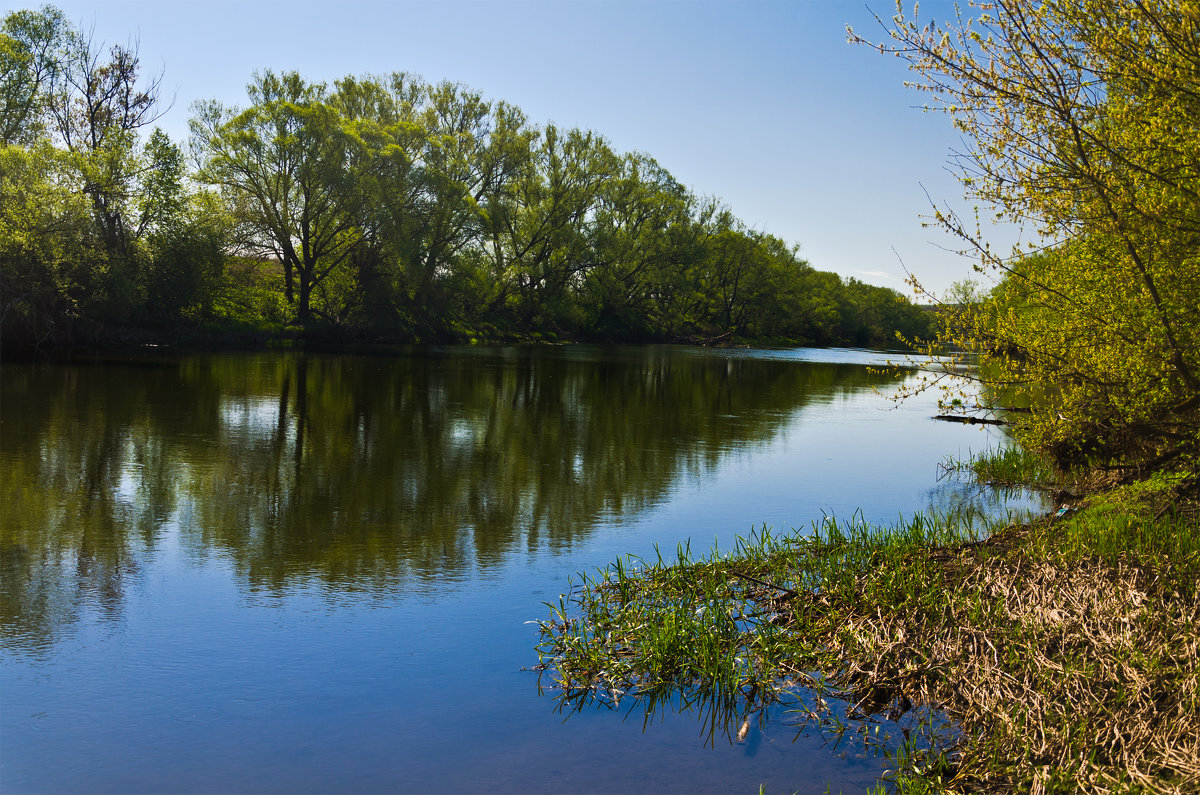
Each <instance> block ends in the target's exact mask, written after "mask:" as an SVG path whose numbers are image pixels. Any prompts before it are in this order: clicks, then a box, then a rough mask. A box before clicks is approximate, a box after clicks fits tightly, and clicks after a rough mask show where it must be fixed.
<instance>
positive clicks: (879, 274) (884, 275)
mask: <svg viewBox="0 0 1200 795" xmlns="http://www.w3.org/2000/svg"><path fill="white" fill-rule="evenodd" d="M855 273H861V274H862V275H863V276H873V277H875V278H876V279H890V278H892V274H890V273H888V272H887V271H855Z"/></svg>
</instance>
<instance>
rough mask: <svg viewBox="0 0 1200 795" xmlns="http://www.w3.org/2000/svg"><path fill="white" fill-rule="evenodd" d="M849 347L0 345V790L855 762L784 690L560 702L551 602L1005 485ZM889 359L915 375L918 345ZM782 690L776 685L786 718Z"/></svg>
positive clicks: (783, 771) (734, 788) (453, 778)
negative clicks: (757, 719)
mask: <svg viewBox="0 0 1200 795" xmlns="http://www.w3.org/2000/svg"><path fill="white" fill-rule="evenodd" d="M880 362H881V356H880V355H878V354H870V353H866V352H861V351H814V350H795V351H732V352H730V351H705V350H695V349H687V348H676V347H639V348H582V347H580V348H565V349H522V348H464V349H440V350H431V351H423V352H417V353H412V354H410V355H401V356H394V357H350V356H315V355H308V356H304V355H300V354H295V353H278V354H255V355H213V356H193V357H187V358H183V359H168V358H159V359H150V358H148V359H139V360H136V361H129V362H124V363H113V362H109V363H106V364H103V365H95V364H91V365H56V366H26V365H5V366H4V367H3V368H2V369H0V472H2V473H3V482H2V503H0V576H2V581H0V586H2V587H0V791H3V792H5V793H24V792H166V791H169V792H288V793H292V792H481V791H489V792H747V793H750V792H756V791H758V787H759V785H760V784H765V785H766V787H767V790H768V791H770V792H780V791H787V792H793V791H798V792H805V793H807V792H823V791H825V788H826V786H827V785H831V789H832V791H834V792H837V791H838V790H845V791H847V792H855V791H861V790H862V789H863V788H864V787H866V786H867V785H869V784H871V783H873V782H874V781H875V779H876V776H877V775H878V771H879V769H880V765H881V764H882V763H881V762H880V761H879V760H874V759H868V758H860V757H859V756H856V755H855V754H853V753H851V754H849V755H848V756H840V755H839V754H837V753H835V752H832V751H830V749H828V748H825V747H823V746H822V740H821V738H820V737H814V736H804V737H800V738H798V739H797V738H795V732H794V731H793V730H792V729H789V728H788V727H787V726H786V725H785V721H784V720H782V719H780V720H776V721H774V722H772V723H770V724H769V725H767V726H766V727H765V728H763V729H762V730H757V729H756V730H754V731H752V732H751V734H750V736H749V737H748V738H747V739H746V741H745V742H742V743H730V742H729V741H728V740H726V739H724V738H722V737H717V738H716V739H715V741H714V742H712V743H709V742H708V738H707V737H706V734H705V729H704V726H703V724H702V722H701V720H700V719H699V718H698V717H697V716H695V715H689V714H667V715H658V716H656V717H655V719H654V720H653V721H651V722H650V723H649V725H648V726H646V727H645V729H644V728H643V719H642V718H643V716H642V715H639V714H632V715H628V716H626V715H625V714H622V713H619V712H611V711H604V710H599V709H597V710H595V711H585V712H583V713H580V714H577V715H574V716H572V717H571V718H569V719H567V720H564V716H563V715H562V714H558V713H556V712H555V710H554V706H555V702H554V700H553V695H552V694H546V695H540V696H539V694H538V688H537V676H536V674H533V673H530V672H528V671H523V670H522V668H524V667H529V666H533V665H535V664H536V663H537V662H538V660H537V654H536V652H535V649H534V647H535V645H536V643H537V640H538V632H537V627H536V625H534V624H531V623H527V622H530V621H532V620H536V619H540V618H544V617H546V615H547V614H548V611H547V610H546V608H545V607H544V606H543V605H542V602H543V601H555V600H557V598H558V595H559V593H560V592H563V591H565V590H566V589H567V587H568V580H569V578H570V576H571V575H572V574H573V573H574V572H576V571H578V570H581V569H593V568H595V567H599V566H603V565H605V564H607V563H608V562H610V561H611V560H612V559H613V558H615V557H616V556H618V555H621V554H624V553H636V554H641V555H646V554H651V553H652V551H653V549H654V547H655V545H660V546H662V547H663V548H664V549H666V550H674V548H675V546H676V544H678V543H680V542H682V541H687V540H689V539H690V540H691V542H692V545H693V549H703V548H707V547H708V546H710V545H711V544H712V543H713V541H714V539H719V540H720V542H721V544H722V545H723V546H727V545H729V543H730V541H731V540H732V539H733V538H734V537H735V535H738V534H747V533H748V532H749V531H751V529H752V528H754V527H756V526H761V525H762V524H764V523H765V524H768V525H772V526H774V527H776V528H790V527H800V528H807V527H808V525H809V523H810V522H811V521H812V520H814V519H819V518H820V517H821V515H822V514H823V513H831V514H837V515H841V516H848V515H849V514H850V513H851V512H853V511H855V510H861V511H862V513H863V514H864V515H865V517H866V518H867V519H869V520H876V521H884V522H889V521H892V520H894V519H896V517H897V516H898V515H899V514H901V513H911V512H913V511H916V510H920V509H924V508H929V507H948V506H951V505H954V504H957V503H959V502H963V501H970V500H977V501H978V500H982V501H983V502H985V503H988V504H990V505H991V506H992V507H993V508H995V507H998V506H999V505H1000V503H999V498H998V497H997V496H996V495H991V494H980V493H979V490H978V489H977V488H973V487H970V486H966V485H963V484H958V483H939V482H937V475H938V471H937V464H938V463H939V462H940V461H942V460H943V459H944V458H945V457H946V456H947V455H958V456H965V455H968V454H969V453H970V452H972V451H981V450H984V449H988V448H994V447H996V446H997V445H1000V444H1003V443H1004V441H1003V439H1002V438H1001V437H1000V436H998V435H996V434H995V433H994V432H992V431H988V430H984V429H980V428H977V427H970V426H964V425H954V424H949V423H939V422H934V421H932V420H930V419H929V417H930V416H931V415H932V414H934V413H936V412H935V410H934V405H933V399H934V398H933V397H932V396H929V397H921V398H918V399H915V400H912V401H910V402H907V403H905V404H902V405H901V406H900V407H899V408H894V407H893V406H892V404H891V403H890V402H889V401H888V400H887V399H886V398H885V397H883V396H881V395H880V394H878V393H877V391H876V390H882V392H883V393H885V394H886V393H890V391H891V390H892V389H893V388H894V385H895V384H896V383H897V381H896V379H894V378H893V377H891V376H889V375H885V374H880V373H878V372H875V371H873V370H872V369H870V368H869V367H868V365H869V364H879V363H880ZM908 377H910V378H911V377H912V376H908ZM780 717H781V718H782V717H783V716H780Z"/></svg>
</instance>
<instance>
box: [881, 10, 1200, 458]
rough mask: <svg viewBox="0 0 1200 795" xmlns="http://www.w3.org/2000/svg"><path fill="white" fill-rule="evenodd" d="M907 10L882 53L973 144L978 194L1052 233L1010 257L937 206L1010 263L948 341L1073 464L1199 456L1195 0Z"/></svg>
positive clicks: (986, 263)
mask: <svg viewBox="0 0 1200 795" xmlns="http://www.w3.org/2000/svg"><path fill="white" fill-rule="evenodd" d="M914 13H915V12H914ZM894 23H895V24H894V26H893V29H892V37H893V40H894V42H895V45H894V47H890V48H889V47H881V48H880V49H890V51H892V52H895V53H896V54H897V55H900V56H901V57H903V58H905V59H907V60H908V61H909V62H910V64H911V65H912V67H913V69H914V70H915V71H916V72H918V73H919V75H920V76H921V80H920V81H919V83H918V87H919V88H921V89H922V90H925V91H927V92H929V93H930V94H931V95H932V97H933V98H934V100H935V102H936V103H937V104H938V106H939V107H940V108H941V109H943V110H945V111H947V112H948V113H949V114H950V115H951V117H952V118H953V120H954V122H955V124H956V125H957V126H958V127H959V129H960V130H962V131H963V132H964V133H965V134H966V136H967V137H968V138H969V139H970V140H972V141H973V142H974V146H973V147H972V148H971V149H970V151H968V152H966V153H964V154H963V155H962V156H961V158H960V160H959V163H958V165H959V166H960V173H961V176H962V181H963V184H964V186H966V188H967V190H968V195H969V196H970V197H972V198H974V199H976V200H979V201H981V202H984V203H987V204H989V205H992V206H993V207H995V208H996V210H997V212H998V215H999V216H1000V217H1001V218H1004V219H1007V220H1010V221H1015V222H1019V223H1022V224H1024V225H1026V227H1027V228H1029V229H1031V230H1032V231H1034V232H1036V235H1037V236H1040V238H1041V239H1042V240H1043V241H1044V242H1045V244H1046V245H1045V246H1044V247H1043V248H1042V250H1040V251H1038V252H1034V253H1031V252H1029V251H1014V252H1013V255H1012V256H1011V257H1003V256H1000V255H998V254H996V253H995V252H993V251H992V250H991V249H990V248H989V247H988V246H987V245H986V243H985V242H984V241H982V240H979V239H978V236H977V234H976V233H975V232H973V231H971V228H969V227H968V225H967V224H966V223H964V222H963V221H962V220H961V219H960V218H959V217H958V216H956V215H955V214H953V213H950V212H945V211H939V212H938V216H937V217H938V220H939V221H940V222H941V223H942V224H943V225H944V226H945V227H946V228H947V229H948V230H950V231H951V232H952V233H954V234H955V235H957V236H959V237H960V238H961V239H962V240H964V241H965V242H966V244H967V245H968V247H969V248H970V250H972V251H973V252H975V253H976V254H977V255H978V257H979V265H978V268H979V269H980V270H993V271H995V272H996V273H997V275H998V276H999V279H998V281H999V284H998V285H997V286H996V288H995V289H994V290H993V291H992V293H991V295H990V296H989V297H988V298H987V299H986V300H984V301H982V302H969V303H966V305H960V306H958V307H956V308H955V311H953V312H949V313H947V315H946V318H947V322H946V323H945V325H944V329H943V335H942V337H943V340H944V341H945V342H947V343H949V344H952V345H954V346H959V347H964V348H967V349H970V350H973V351H977V352H979V353H980V354H982V355H983V357H984V361H983V372H984V374H985V381H987V382H988V383H990V384H991V385H993V386H995V387H998V388H1001V389H1003V390H1005V391H1006V392H1008V393H1010V394H1014V395H1016V398H1015V399H1016V400H1018V401H1021V402H1022V403H1028V404H1029V405H1030V406H1032V408H1033V412H1032V413H1031V414H1030V415H1029V416H1028V418H1026V419H1025V420H1024V421H1022V422H1021V424H1020V428H1019V432H1020V433H1021V435H1022V438H1023V439H1024V440H1026V441H1027V442H1028V443H1030V444H1031V445H1033V446H1036V447H1038V448H1040V449H1043V450H1045V451H1047V452H1049V453H1050V454H1052V455H1053V456H1054V457H1055V458H1056V459H1057V461H1058V462H1059V463H1060V464H1062V465H1067V464H1074V463H1082V462H1088V461H1090V462H1093V463H1099V464H1103V465H1115V466H1119V467H1129V468H1132V467H1134V466H1140V467H1149V468H1154V467H1158V466H1171V467H1176V468H1180V469H1188V468H1189V467H1191V466H1193V465H1194V463H1195V461H1196V460H1197V458H1198V457H1200V256H1198V255H1197V251H1198V250H1200V249H1198V248H1197V240H1198V239H1200V170H1198V169H1197V168H1196V163H1197V162H1198V157H1200V88H1198V87H1200V80H1198V78H1197V73H1196V64H1197V63H1198V62H1200V9H1198V8H1197V6H1196V4H1195V3H1190V2H1183V0H1172V1H1171V2H1163V3H1153V4H1147V3H1133V4H1130V3H1122V2H1114V1H1113V0H1090V1H1089V2H1083V3H1080V2H1066V1H1065V0H1055V1H1053V2H1033V1H1032V0H1017V1H1016V2H1006V3H1000V4H995V5H992V4H986V6H984V5H981V7H980V9H979V10H978V12H977V13H975V14H974V15H973V18H972V17H964V16H959V17H957V18H956V19H954V20H952V21H951V22H950V23H949V24H934V23H930V24H929V25H927V26H925V27H921V26H919V25H918V23H917V22H916V20H915V17H914V18H913V19H909V18H906V17H905V16H904V14H903V13H902V12H900V13H898V14H897V16H896V18H895V20H894ZM953 301H954V302H955V303H959V304H963V303H964V302H960V301H957V299H953Z"/></svg>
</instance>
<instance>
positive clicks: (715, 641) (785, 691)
mask: <svg viewBox="0 0 1200 795" xmlns="http://www.w3.org/2000/svg"><path fill="white" fill-rule="evenodd" d="M1178 485H1179V480H1178V479H1171V478H1166V477H1163V476H1158V477H1156V478H1152V479H1150V480H1147V481H1142V482H1138V483H1133V484H1128V485H1125V486H1121V487H1117V488H1109V489H1106V490H1102V491H1096V492H1093V493H1092V494H1091V495H1090V496H1089V497H1088V498H1087V499H1086V500H1079V499H1076V500H1075V501H1073V502H1072V503H1070V505H1069V507H1067V506H1066V505H1065V504H1064V507H1065V508H1066V510H1059V511H1056V512H1055V513H1053V514H1051V515H1050V516H1049V517H1046V518H1044V519H1041V520H1038V521H1035V522H1032V523H1028V524H1021V525H1009V526H987V525H985V524H980V523H979V522H977V521H976V520H975V519H973V518H972V517H970V516H967V515H961V514H959V515H948V516H935V517H930V516H916V517H914V518H912V519H911V520H909V521H907V522H905V523H904V524H902V525H900V526H896V527H888V528H885V527H875V526H870V525H867V524H865V523H862V522H851V523H849V524H846V523H841V522H838V521H836V520H832V519H829V520H826V521H825V522H824V523H822V524H821V525H820V526H818V527H815V528H814V530H815V532H813V533H812V534H810V535H804V536H797V535H787V536H784V535H772V534H770V533H766V532H764V533H761V534H758V535H756V536H754V537H752V538H750V539H747V540H745V541H743V542H741V543H739V544H738V546H737V548H736V549H735V550H733V551H732V552H731V553H729V554H722V553H720V552H718V551H716V550H714V551H713V553H711V554H709V555H707V556H702V557H699V558H695V557H693V556H692V555H691V554H690V553H689V552H688V551H687V550H686V549H681V550H680V551H679V552H678V553H677V555H676V557H675V559H674V560H669V561H666V560H662V559H659V560H656V561H638V560H623V561H618V562H616V563H614V564H613V565H612V566H611V567H610V568H609V569H607V570H606V571H602V572H600V573H598V574H597V575H596V576H595V577H585V578H584V579H583V580H582V581H581V582H579V583H578V585H577V587H576V588H575V589H574V590H573V591H572V593H571V594H569V595H568V596H565V597H563V598H562V600H561V601H560V603H559V604H558V605H556V606H554V608H553V610H552V614H551V616H550V618H549V619H547V620H546V621H544V622H543V623H542V641H543V642H542V646H541V647H540V653H541V655H542V661H543V664H544V665H545V666H546V670H547V672H548V673H547V675H549V676H552V677H553V678H554V679H555V680H556V684H557V685H558V686H560V687H561V688H562V690H561V695H560V697H561V699H562V700H563V704H564V706H581V705H582V704H584V703H588V702H590V701H594V700H600V701H607V702H609V703H620V702H622V701H625V702H626V704H628V703H631V702H629V701H628V699H639V700H642V701H644V702H645V703H646V704H647V705H648V706H650V707H652V706H653V705H654V704H655V703H657V701H659V700H660V699H662V698H664V697H666V696H667V695H668V694H669V693H682V697H683V698H685V699H690V700H691V701H692V702H693V703H701V702H702V703H704V704H705V706H706V709H708V710H709V711H710V714H711V720H712V724H713V726H714V727H719V729H720V730H721V731H723V732H724V733H726V734H727V735H729V736H730V738H731V739H737V738H738V737H739V736H741V735H744V733H745V731H746V727H747V726H748V725H749V724H750V723H751V722H753V721H754V720H757V719H760V718H761V717H762V716H764V715H765V708H766V707H768V706H771V705H772V704H775V703H777V702H779V701H781V700H784V701H787V702H792V703H791V714H793V715H795V716H798V717H799V720H798V722H799V723H800V724H801V726H800V728H808V729H815V730H820V731H823V732H828V733H831V734H834V735H837V736H838V738H844V737H857V738H859V739H860V740H861V741H862V742H863V743H864V744H865V745H867V746H868V747H871V748H874V749H875V750H877V751H879V752H881V753H884V754H887V755H889V756H890V757H891V762H892V765H891V767H892V768H893V770H892V772H891V773H890V779H891V781H892V782H893V783H895V784H896V785H898V788H899V790H900V791H903V792H924V791H939V792H941V791H959V792H980V791H995V792H1007V791H1014V790H1016V791H1026V790H1028V791H1033V792H1039V791H1048V792H1049V791H1072V792H1073V791H1094V792H1099V791H1111V790H1113V789H1117V790H1129V789H1133V790H1139V791H1155V792H1176V791H1178V792H1182V791H1194V790H1195V789H1196V788H1197V787H1200V730H1198V729H1200V726H1198V719H1200V662H1198V660H1200V657H1198V649H1197V644H1198V639H1200V592H1198V587H1197V582H1198V579H1200V533H1198V532H1197V528H1198V526H1200V508H1198V507H1197V505H1196V504H1195V502H1194V501H1184V500H1181V499H1180V498H1179V495H1178V493H1177V487H1178Z"/></svg>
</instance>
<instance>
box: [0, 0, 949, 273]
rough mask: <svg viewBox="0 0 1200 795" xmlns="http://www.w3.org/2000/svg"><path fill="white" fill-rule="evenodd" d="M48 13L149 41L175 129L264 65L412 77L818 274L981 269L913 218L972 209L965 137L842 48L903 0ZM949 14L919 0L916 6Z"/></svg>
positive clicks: (275, 5)
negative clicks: (536, 128)
mask: <svg viewBox="0 0 1200 795" xmlns="http://www.w3.org/2000/svg"><path fill="white" fill-rule="evenodd" d="M27 5H28V6H31V5H34V3H29V4H21V3H17V4H14V3H7V4H6V10H11V9H13V8H20V7H27ZM56 5H58V7H59V8H61V9H62V10H63V11H64V13H65V14H66V15H67V17H68V18H69V19H71V20H72V21H74V22H75V23H77V24H79V25H80V26H81V27H82V28H84V29H88V28H91V29H93V35H94V37H95V39H96V40H99V41H105V42H109V43H125V42H127V41H129V40H130V39H131V38H133V39H136V40H137V41H138V42H139V44H140V52H141V57H142V63H143V65H144V67H145V68H146V69H147V70H149V71H157V70H162V71H163V73H164V74H163V87H164V92H163V93H164V96H165V97H167V98H170V97H171V96H174V98H175V101H174V106H173V108H172V109H171V111H170V112H169V113H168V114H167V115H166V116H165V117H164V118H163V119H162V120H161V122H160V124H162V126H163V127H164V129H166V131H167V132H168V133H170V134H171V136H172V137H173V138H175V139H176V140H182V139H184V138H185V137H186V134H187V118H188V114H189V106H190V105H191V103H192V102H193V101H195V100H197V99H208V98H216V99H219V100H221V101H222V102H226V103H232V104H243V103H244V100H245V84H246V82H247V81H248V79H249V77H250V75H251V74H252V73H253V72H254V71H255V70H256V69H264V68H270V69H276V70H284V69H296V70H298V71H300V72H301V73H303V74H304V75H305V76H306V77H308V78H310V79H313V80H332V79H334V78H337V77H340V76H342V75H345V74H362V73H365V72H373V73H386V72H391V71H406V72H411V73H416V74H420V75H422V76H423V77H424V78H426V79H427V80H430V81H439V80H447V79H448V80H452V81H457V82H462V83H465V84H467V85H469V86H471V87H473V88H475V89H478V90H480V91H482V92H483V93H484V94H485V95H486V96H488V97H489V98H493V99H504V100H507V101H509V102H511V103H513V104H515V105H517V106H519V107H520V108H522V109H523V110H524V111H525V112H526V114H528V116H529V118H530V119H531V120H532V121H533V122H535V123H545V122H548V121H553V122H554V123H556V124H558V125H560V126H579V127H584V128H588V129H592V130H594V131H596V132H598V133H600V134H602V135H604V136H605V137H606V138H608V139H609V140H610V141H611V142H612V144H613V146H614V147H615V148H617V149H618V150H620V151H631V150H640V151H644V152H647V153H649V154H650V155H651V156H653V157H655V158H656V159H657V160H658V161H659V162H660V163H662V164H663V165H664V166H665V167H666V168H667V169H668V170H670V171H671V173H672V174H674V175H675V177H676V178H677V179H679V180H680V181H681V182H682V183H684V184H685V185H687V186H689V187H690V188H692V189H693V190H694V191H695V192H697V193H700V194H704V195H715V196H718V197H720V198H721V199H722V200H723V201H724V202H725V203H726V204H728V205H729V206H730V207H731V208H732V210H733V212H734V213H735V214H736V215H737V216H738V217H739V218H741V219H742V220H743V221H744V222H746V223H747V224H748V225H750V226H751V227H754V228H756V229H760V230H763V231H766V232H770V233H771V234H774V235H776V236H778V237H780V238H783V239H784V240H786V241H788V242H789V243H798V244H799V245H800V251H801V254H802V255H803V256H804V257H806V258H807V259H808V260H809V261H810V262H811V263H812V264H813V265H814V266H815V267H817V268H820V269H822V270H831V271H835V272H837V273H839V274H842V275H844V276H854V277H856V278H859V279H862V280H863V281H868V282H871V283H873V284H880V285H885V286H890V287H895V288H897V289H900V290H903V291H905V292H907V291H908V288H907V287H906V286H905V285H904V283H903V279H904V271H903V268H902V266H901V263H903V266H904V267H907V268H908V270H910V271H911V272H913V273H915V274H916V275H917V276H918V277H920V278H921V279H922V281H923V282H924V283H925V284H926V285H927V286H928V287H930V288H932V289H934V290H936V291H941V290H943V289H944V288H945V287H946V286H948V285H949V284H950V283H951V282H953V281H956V280H958V279H962V278H968V277H970V276H971V275H972V274H971V270H970V263H969V262H968V261H967V260H964V259H961V258H959V257H957V256H956V255H954V254H952V253H950V252H948V251H947V250H945V249H946V248H948V247H949V248H952V247H953V245H952V244H953V241H951V240H949V239H948V238H947V237H945V236H944V235H943V234H942V233H941V232H940V231H939V230H937V229H934V228H923V227H922V219H921V216H922V215H927V214H929V212H930V205H929V197H932V198H933V199H935V200H937V201H938V202H939V203H943V202H944V203H948V204H949V205H951V206H954V207H956V208H958V209H960V210H963V209H969V205H968V204H967V203H966V202H965V201H964V200H962V199H961V190H960V188H959V186H958V183H957V181H956V180H955V179H954V178H953V176H952V175H951V174H949V173H948V172H947V170H946V163H947V160H948V155H949V151H950V148H951V147H961V145H962V143H961V141H960V139H959V137H958V135H957V133H955V131H954V130H953V128H952V127H951V124H950V122H949V120H948V119H947V118H945V117H944V116H943V115H941V114H938V113H925V112H923V111H922V110H921V109H920V108H919V107H918V106H919V105H920V104H921V102H922V99H921V97H920V95H918V94H917V93H916V92H914V91H912V90H910V89H906V88H905V87H904V86H903V81H904V80H905V79H906V78H907V77H908V72H907V70H906V68H905V65H904V64H903V63H902V62H900V61H898V60H897V59H895V58H892V57H886V56H882V55H879V54H878V53H876V52H874V51H872V50H870V49H868V48H865V47H861V46H853V45H850V44H847V43H846V25H847V24H851V25H853V27H854V28H855V30H856V31H859V32H864V33H865V32H871V33H872V35H873V36H874V37H875V38H878V36H877V35H875V34H874V31H877V30H878V27H877V24H876V22H875V21H874V18H873V17H872V15H871V13H870V11H871V10H874V11H877V12H878V13H880V15H881V16H884V17H885V18H886V17H888V16H890V14H891V13H892V10H893V4H892V2H891V0H867V2H866V3H865V4H864V3H862V2H839V1H838V0H792V1H791V2H782V1H779V2H775V1H773V0H725V1H724V2H693V0H640V2H626V1H625V0H557V1H556V2H553V1H550V0H473V1H468V0H425V1H424V2H410V1H409V0H394V1H393V2H365V1H364V2H354V1H353V0H346V1H345V2H341V3H331V2H323V3H318V2H310V1H309V0H292V1H291V2H256V1H255V0H242V2H229V1H228V0H215V1H207V0H200V1H199V2H189V3H182V2H175V0H61V1H60V2H58V3H56ZM949 9H950V4H948V3H942V2H929V1H928V0H926V2H922V3H921V13H922V15H923V16H924V15H928V14H933V15H935V16H938V17H941V16H947V15H948V12H949ZM880 35H882V34H881V33H880ZM926 192H928V197H927V195H926Z"/></svg>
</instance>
